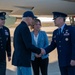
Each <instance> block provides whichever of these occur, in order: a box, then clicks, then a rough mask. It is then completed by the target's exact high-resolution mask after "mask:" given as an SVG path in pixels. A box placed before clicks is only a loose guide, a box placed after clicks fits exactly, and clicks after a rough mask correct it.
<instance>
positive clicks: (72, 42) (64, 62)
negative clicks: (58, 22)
mask: <svg viewBox="0 0 75 75" xmlns="http://www.w3.org/2000/svg"><path fill="white" fill-rule="evenodd" d="M56 47H57V52H58V61H59V66H69V65H70V61H71V60H75V27H72V26H67V25H65V27H64V29H63V31H62V33H61V34H60V35H59V33H58V29H56V30H55V31H54V32H53V37H52V42H51V45H49V46H48V47H47V48H46V53H49V52H51V51H52V50H54V49H55V48H56Z"/></svg>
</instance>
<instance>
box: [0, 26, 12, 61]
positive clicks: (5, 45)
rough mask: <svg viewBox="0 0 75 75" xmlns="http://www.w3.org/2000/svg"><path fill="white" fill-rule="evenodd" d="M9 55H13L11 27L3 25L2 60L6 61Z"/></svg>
mask: <svg viewBox="0 0 75 75" xmlns="http://www.w3.org/2000/svg"><path fill="white" fill-rule="evenodd" d="M6 52H7V56H8V57H10V56H11V40H10V32H9V29H8V28H7V27H5V26H3V27H2V28H1V29H0V62H6Z"/></svg>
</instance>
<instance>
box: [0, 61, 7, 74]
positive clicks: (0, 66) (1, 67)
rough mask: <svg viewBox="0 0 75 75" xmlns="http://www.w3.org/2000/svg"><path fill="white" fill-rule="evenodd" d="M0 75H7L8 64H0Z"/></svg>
mask: <svg viewBox="0 0 75 75" xmlns="http://www.w3.org/2000/svg"><path fill="white" fill-rule="evenodd" d="M0 75H6V62H5V61H3V62H0Z"/></svg>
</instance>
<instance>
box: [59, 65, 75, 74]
mask: <svg viewBox="0 0 75 75" xmlns="http://www.w3.org/2000/svg"><path fill="white" fill-rule="evenodd" d="M60 73H61V75H75V66H74V67H73V66H66V67H60Z"/></svg>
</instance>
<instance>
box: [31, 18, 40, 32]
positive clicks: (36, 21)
mask: <svg viewBox="0 0 75 75" xmlns="http://www.w3.org/2000/svg"><path fill="white" fill-rule="evenodd" d="M31 28H32V29H33V30H34V31H39V30H40V28H41V21H40V20H39V19H34V23H33V26H32V27H31Z"/></svg>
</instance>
